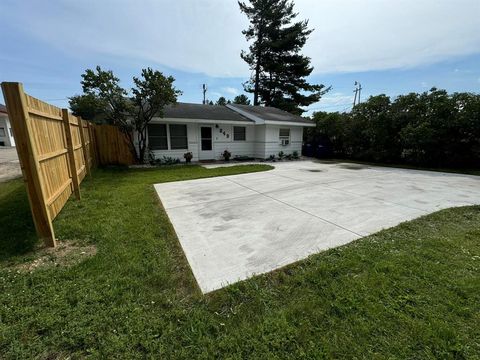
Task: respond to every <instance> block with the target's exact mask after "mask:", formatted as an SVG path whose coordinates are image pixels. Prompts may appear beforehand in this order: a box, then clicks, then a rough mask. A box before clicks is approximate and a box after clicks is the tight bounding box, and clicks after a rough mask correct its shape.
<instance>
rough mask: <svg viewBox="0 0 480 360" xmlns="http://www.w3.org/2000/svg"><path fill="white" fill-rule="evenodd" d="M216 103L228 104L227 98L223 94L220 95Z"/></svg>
mask: <svg viewBox="0 0 480 360" xmlns="http://www.w3.org/2000/svg"><path fill="white" fill-rule="evenodd" d="M215 105H222V106H225V105H227V99H225V98H224V97H223V96H220V97H219V98H218V100H217V102H216V103H215Z"/></svg>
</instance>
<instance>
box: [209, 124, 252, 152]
mask: <svg viewBox="0 0 480 360" xmlns="http://www.w3.org/2000/svg"><path fill="white" fill-rule="evenodd" d="M200 126H201V125H200ZM234 126H242V125H225V124H218V128H216V127H213V150H214V151H215V158H216V159H223V157H222V154H223V152H224V151H225V150H228V151H230V152H231V153H232V158H234V157H235V156H250V157H255V131H256V126H255V125H247V126H244V127H245V140H241V141H235V140H234V139H233V127H234ZM220 130H222V131H220ZM224 132H225V134H223V133H224ZM227 135H228V136H227Z"/></svg>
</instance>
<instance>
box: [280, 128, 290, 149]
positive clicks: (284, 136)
mask: <svg viewBox="0 0 480 360" xmlns="http://www.w3.org/2000/svg"><path fill="white" fill-rule="evenodd" d="M279 139H280V142H281V143H282V145H288V144H289V143H290V129H280V131H279Z"/></svg>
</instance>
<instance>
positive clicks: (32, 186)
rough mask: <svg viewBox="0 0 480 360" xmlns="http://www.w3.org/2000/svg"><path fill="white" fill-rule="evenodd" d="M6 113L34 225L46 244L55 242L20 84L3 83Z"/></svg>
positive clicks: (35, 145)
mask: <svg viewBox="0 0 480 360" xmlns="http://www.w3.org/2000/svg"><path fill="white" fill-rule="evenodd" d="M2 90H3V95H4V98H5V102H6V105H7V111H8V116H9V118H10V122H11V125H12V129H13V133H14V137H15V143H16V149H17V153H18V158H19V160H20V163H21V165H22V171H23V176H24V178H25V180H26V185H27V193H28V199H29V202H30V209H31V212H32V217H33V221H34V224H35V229H36V230H37V234H38V236H39V237H40V238H42V239H43V240H44V242H45V244H46V245H47V246H51V247H54V246H55V245H56V241H55V232H54V230H53V226H52V219H51V217H50V212H49V211H48V208H47V206H46V204H47V202H46V191H45V187H44V184H43V178H42V176H41V174H40V172H41V169H40V163H39V161H38V154H37V144H36V140H35V137H34V136H33V130H32V125H31V123H30V117H29V112H28V108H27V102H26V96H25V93H24V91H23V85H22V84H20V83H9V82H4V83H2Z"/></svg>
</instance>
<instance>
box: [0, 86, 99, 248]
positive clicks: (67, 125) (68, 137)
mask: <svg viewBox="0 0 480 360" xmlns="http://www.w3.org/2000/svg"><path fill="white" fill-rule="evenodd" d="M2 89H3V94H4V98H5V102H6V105H7V111H8V115H9V118H10V122H11V125H12V130H13V134H14V138H15V142H16V149H17V153H18V157H19V160H20V165H21V167H22V172H23V177H24V180H25V182H26V186H27V193H28V198H29V202H30V208H31V211H32V216H33V220H34V223H35V228H36V231H37V234H38V235H39V237H40V238H42V239H44V241H45V244H46V245H47V246H55V244H56V243H55V233H54V230H53V226H52V220H53V219H55V217H56V216H57V215H58V213H59V212H60V210H61V209H62V208H63V206H64V205H65V203H66V202H67V200H68V199H69V197H70V195H71V194H72V193H75V195H76V197H77V199H80V183H81V182H82V180H83V179H84V178H85V175H86V174H87V173H90V171H91V168H92V166H93V164H94V163H95V159H94V156H95V152H94V151H93V150H92V149H91V148H92V144H93V141H92V136H91V134H92V132H91V131H90V125H89V124H88V123H87V122H86V121H84V120H82V119H81V118H77V117H75V116H73V115H71V114H70V113H69V112H68V110H66V109H63V110H62V109H60V108H58V107H56V106H53V105H50V104H47V103H45V102H43V101H41V100H39V99H36V98H34V97H32V96H30V95H27V94H25V93H24V91H23V86H22V84H19V83H2Z"/></svg>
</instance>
